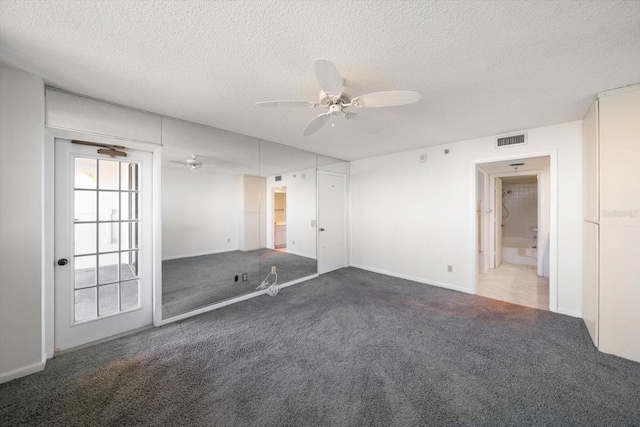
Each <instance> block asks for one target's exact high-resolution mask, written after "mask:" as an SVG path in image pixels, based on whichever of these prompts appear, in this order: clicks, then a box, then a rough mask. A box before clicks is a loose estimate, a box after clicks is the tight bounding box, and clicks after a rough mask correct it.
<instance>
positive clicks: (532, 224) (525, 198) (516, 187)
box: [502, 181, 538, 239]
mask: <svg viewBox="0 0 640 427" xmlns="http://www.w3.org/2000/svg"><path fill="white" fill-rule="evenodd" d="M502 190H503V191H509V190H511V194H507V195H505V196H504V198H503V199H502V201H503V202H504V205H505V206H506V208H507V209H508V210H509V216H508V217H507V218H504V219H503V220H502V223H503V224H504V228H503V230H502V235H503V236H507V237H521V238H529V239H530V238H532V237H533V236H534V235H535V234H536V233H535V232H532V231H531V228H537V227H538V182H537V181H519V182H505V183H503V184H502ZM504 215H506V212H505V211H504V209H503V211H502V216H504Z"/></svg>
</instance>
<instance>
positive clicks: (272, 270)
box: [271, 265, 276, 274]
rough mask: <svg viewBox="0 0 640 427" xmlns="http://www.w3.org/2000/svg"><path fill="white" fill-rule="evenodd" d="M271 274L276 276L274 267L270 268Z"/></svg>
mask: <svg viewBox="0 0 640 427" xmlns="http://www.w3.org/2000/svg"><path fill="white" fill-rule="evenodd" d="M271 274H276V266H275V265H274V266H273V267H271Z"/></svg>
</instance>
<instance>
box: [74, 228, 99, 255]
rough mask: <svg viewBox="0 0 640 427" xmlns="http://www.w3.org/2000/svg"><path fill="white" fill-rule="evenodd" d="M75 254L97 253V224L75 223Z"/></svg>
mask: <svg viewBox="0 0 640 427" xmlns="http://www.w3.org/2000/svg"><path fill="white" fill-rule="evenodd" d="M74 239H75V255H82V254H94V253H96V224H76V225H75V233H74Z"/></svg>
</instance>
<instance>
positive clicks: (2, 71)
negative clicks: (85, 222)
mask: <svg viewBox="0 0 640 427" xmlns="http://www.w3.org/2000/svg"><path fill="white" fill-rule="evenodd" d="M0 94H1V96H0V382H5V381H9V380H11V379H13V378H17V377H18V376H22V375H26V374H29V373H32V372H36V371H38V370H41V369H43V368H44V360H45V357H44V354H43V352H44V350H43V345H42V344H43V334H42V328H43V325H42V292H43V291H42V289H43V288H42V278H43V274H42V268H43V262H42V257H43V244H44V237H43V232H44V226H43V208H44V202H43V200H44V199H43V198H44V193H43V188H44V187H43V185H44V175H43V174H44V83H43V81H42V79H41V78H39V77H37V76H34V75H32V74H28V73H25V72H23V71H18V70H15V69H11V68H7V67H1V66H0ZM25 160H26V161H27V164H28V167H25Z"/></svg>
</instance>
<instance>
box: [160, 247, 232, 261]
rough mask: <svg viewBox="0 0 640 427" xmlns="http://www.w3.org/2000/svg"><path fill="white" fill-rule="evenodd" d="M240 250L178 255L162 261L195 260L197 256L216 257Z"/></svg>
mask: <svg viewBox="0 0 640 427" xmlns="http://www.w3.org/2000/svg"><path fill="white" fill-rule="evenodd" d="M239 250H240V249H238V248H234V249H224V250H221V251H213V252H198V253H195V254H187V255H176V256H169V257H166V258H162V261H172V260H174V259H184V258H193V257H197V256H205V255H216V254H223V253H225V252H235V251H239Z"/></svg>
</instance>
